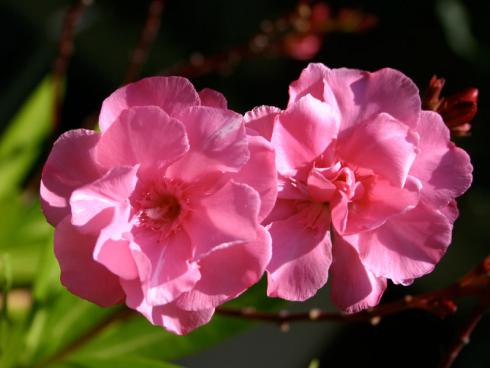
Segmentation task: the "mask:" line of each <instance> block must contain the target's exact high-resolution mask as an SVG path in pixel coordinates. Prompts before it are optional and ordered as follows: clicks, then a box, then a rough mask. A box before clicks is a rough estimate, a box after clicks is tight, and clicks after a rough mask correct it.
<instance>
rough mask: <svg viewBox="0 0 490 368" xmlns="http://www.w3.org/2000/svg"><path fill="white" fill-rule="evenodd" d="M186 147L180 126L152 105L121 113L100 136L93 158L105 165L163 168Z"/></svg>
mask: <svg viewBox="0 0 490 368" xmlns="http://www.w3.org/2000/svg"><path fill="white" fill-rule="evenodd" d="M188 149H189V143H188V141H187V137H186V132H185V129H184V126H183V125H182V124H181V123H180V122H179V121H178V120H176V119H174V118H171V117H169V116H168V115H167V114H166V113H165V111H163V110H162V109H160V108H159V107H156V106H145V107H133V108H131V109H129V110H125V111H123V112H121V114H120V115H119V117H118V120H117V123H116V124H113V125H111V127H110V128H108V129H107V130H106V131H105V132H104V133H103V134H102V136H101V138H100V141H99V143H98V144H97V147H96V158H97V161H98V162H99V163H101V164H102V165H104V166H106V167H113V166H117V165H136V164H140V165H141V166H142V167H152V168H153V169H156V168H160V167H166V166H167V165H169V164H171V163H172V162H174V161H176V160H177V159H179V158H180V157H182V156H183V155H184V154H185V153H186V152H187V150H188Z"/></svg>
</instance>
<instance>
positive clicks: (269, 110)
mask: <svg viewBox="0 0 490 368" xmlns="http://www.w3.org/2000/svg"><path fill="white" fill-rule="evenodd" d="M280 112H281V109H278V108H277V107H273V106H259V107H255V108H254V109H253V110H252V111H249V112H247V113H246V114H245V116H244V117H243V120H244V121H245V125H246V127H247V128H250V129H253V130H254V131H255V132H257V133H258V134H259V135H261V136H262V137H264V138H265V139H267V140H268V141H270V140H271V137H272V130H273V128H274V122H275V118H276V116H277V115H278V114H279V113H280Z"/></svg>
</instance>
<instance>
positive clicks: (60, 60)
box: [53, 0, 93, 132]
mask: <svg viewBox="0 0 490 368" xmlns="http://www.w3.org/2000/svg"><path fill="white" fill-rule="evenodd" d="M92 2H93V1H92V0H76V2H75V3H74V4H73V5H72V6H71V7H70V9H68V11H67V12H66V15H65V18H64V20H63V28H62V30H61V35H60V40H59V43H58V54H57V56H56V60H55V62H54V64H53V89H54V97H53V131H54V132H56V131H57V130H58V129H59V127H60V125H61V113H62V102H61V94H62V93H61V90H62V87H61V86H62V80H63V77H64V75H65V73H66V70H67V67H68V62H69V60H70V57H71V55H72V53H73V35H74V33H75V28H76V26H77V24H78V21H79V19H80V17H81V16H82V14H83V11H84V10H85V8H86V7H87V6H89V5H91V4H92Z"/></svg>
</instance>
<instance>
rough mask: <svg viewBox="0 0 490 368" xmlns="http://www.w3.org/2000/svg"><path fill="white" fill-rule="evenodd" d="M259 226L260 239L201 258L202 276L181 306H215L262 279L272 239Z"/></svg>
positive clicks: (207, 307)
mask: <svg viewBox="0 0 490 368" xmlns="http://www.w3.org/2000/svg"><path fill="white" fill-rule="evenodd" d="M258 229H259V231H258V232H257V239H255V240H253V241H250V242H247V243H242V244H236V245H232V246H229V247H223V248H218V249H215V250H213V251H211V252H210V253H209V254H208V255H206V256H204V257H203V258H202V259H200V260H199V261H198V263H199V269H200V271H201V275H202V278H201V279H200V280H199V281H198V282H197V283H196V285H195V287H194V288H193V289H192V290H191V291H190V292H188V293H185V294H184V295H182V297H181V298H179V300H178V302H177V305H178V306H179V307H181V308H183V309H186V310H202V309H210V308H214V307H216V306H218V305H220V304H222V303H224V302H226V301H228V300H230V299H232V298H235V297H237V296H238V295H240V294H241V293H243V292H244V291H245V290H246V289H247V288H249V287H250V286H252V285H253V284H255V283H256V282H257V281H259V280H260V278H261V277H262V275H263V273H264V270H265V267H266V266H267V264H268V263H269V260H270V258H271V239H270V235H269V233H268V232H267V230H265V228H263V227H259V228H258Z"/></svg>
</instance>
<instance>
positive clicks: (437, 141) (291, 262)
mask: <svg viewBox="0 0 490 368" xmlns="http://www.w3.org/2000/svg"><path fill="white" fill-rule="evenodd" d="M289 96H290V100H289V104H288V106H287V108H286V110H284V111H280V110H279V109H277V108H272V107H266V106H263V107H260V108H256V109H255V110H253V111H252V112H250V113H247V114H246V115H245V119H246V121H247V124H248V125H247V126H248V127H249V128H251V129H254V130H255V131H256V132H257V133H258V134H260V135H262V136H264V137H265V138H267V139H268V140H270V141H271V143H272V145H273V146H274V148H275V151H276V166H277V170H278V173H279V177H278V182H279V192H278V200H277V203H276V205H275V208H274V210H273V211H272V213H271V215H270V216H269V217H268V219H266V223H270V233H271V236H272V259H271V262H270V264H269V265H268V266H267V272H268V295H269V296H274V297H281V298H284V299H288V300H305V299H307V298H309V297H311V296H313V295H314V294H315V293H316V291H317V290H318V289H319V288H321V287H322V286H323V285H324V284H325V283H326V282H327V278H328V275H330V282H329V283H330V287H331V297H332V300H333V302H334V303H335V304H336V305H337V306H338V307H339V308H341V309H343V310H345V311H347V312H356V311H359V310H362V309H365V308H367V307H371V306H374V305H376V304H378V302H379V300H380V298H381V295H382V294H383V292H384V290H385V288H386V282H387V279H390V280H392V281H393V282H394V283H398V284H409V283H411V282H412V281H413V280H414V279H415V278H417V277H420V276H423V275H425V274H427V273H429V272H431V271H432V270H433V269H434V267H435V265H436V264H437V263H438V262H439V260H440V259H441V257H442V256H443V254H444V253H445V251H446V248H447V247H448V245H449V243H450V241H451V233H452V227H453V223H454V221H455V219H456V217H457V216H458V211H457V207H456V202H455V200H454V199H455V198H456V197H458V196H460V195H461V194H463V193H464V192H465V191H466V189H467V188H468V187H469V185H470V183H471V180H472V174H471V173H472V166H471V164H470V159H469V157H468V155H467V154H466V153H465V152H464V151H463V150H462V149H460V148H458V147H456V146H455V145H454V144H453V143H452V142H450V139H449V131H448V129H447V127H446V126H445V125H444V122H443V121H442V119H441V117H440V115H438V114H437V113H434V112H429V111H422V110H421V102H420V98H419V93H418V89H417V87H416V86H415V85H414V83H413V82H412V81H411V80H410V79H409V78H407V77H406V76H405V75H403V74H402V73H400V72H399V71H396V70H393V69H382V70H379V71H377V72H374V73H368V72H364V71H360V70H354V69H329V68H327V67H325V66H324V65H323V64H310V65H309V66H308V67H307V68H306V69H305V70H304V71H303V72H302V74H301V76H300V78H299V79H298V80H297V81H295V82H293V83H292V84H291V85H290V88H289Z"/></svg>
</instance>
